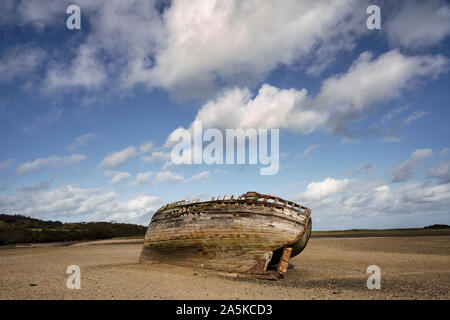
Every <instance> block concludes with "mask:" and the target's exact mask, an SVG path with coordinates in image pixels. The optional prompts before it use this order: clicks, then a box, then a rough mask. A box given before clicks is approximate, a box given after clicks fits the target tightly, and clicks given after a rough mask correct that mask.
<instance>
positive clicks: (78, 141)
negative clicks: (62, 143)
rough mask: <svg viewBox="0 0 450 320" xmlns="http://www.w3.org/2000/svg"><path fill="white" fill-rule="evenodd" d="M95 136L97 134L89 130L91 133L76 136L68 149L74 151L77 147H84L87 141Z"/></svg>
mask: <svg viewBox="0 0 450 320" xmlns="http://www.w3.org/2000/svg"><path fill="white" fill-rule="evenodd" d="M93 137H95V134H94V133H92V132H89V133H86V134H83V135H81V136H79V137H76V138H75V139H74V140H73V142H72V144H71V145H70V146H68V147H67V149H68V150H70V151H73V150H75V149H77V148H80V147H84V146H85V145H86V144H87V142H88V141H89V140H91V139H92V138H93Z"/></svg>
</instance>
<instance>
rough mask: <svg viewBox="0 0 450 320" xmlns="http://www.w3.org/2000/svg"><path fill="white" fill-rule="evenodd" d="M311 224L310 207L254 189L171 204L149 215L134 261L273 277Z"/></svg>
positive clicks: (281, 273) (305, 239) (302, 243)
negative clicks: (140, 246)
mask: <svg viewBox="0 0 450 320" xmlns="http://www.w3.org/2000/svg"><path fill="white" fill-rule="evenodd" d="M311 223H312V222H311V210H310V209H308V208H306V207H304V206H302V205H299V204H297V203H294V202H292V201H287V200H284V199H281V198H278V197H273V196H269V195H264V194H259V193H257V192H247V193H245V194H243V195H241V196H239V197H237V198H234V197H233V196H231V197H229V198H228V199H226V196H224V197H222V198H220V197H218V198H217V199H214V197H213V198H212V199H211V201H204V202H200V201H199V200H195V201H190V202H187V201H178V202H173V203H170V204H167V205H165V206H163V207H162V208H160V209H159V210H158V211H157V212H156V213H155V214H154V215H153V218H152V220H151V222H150V224H149V226H148V229H147V232H146V234H145V238H144V246H143V249H142V252H141V256H140V261H141V262H146V263H152V262H153V263H164V264H173V265H178V266H187V267H193V268H206V269H211V270H215V271H218V272H221V273H224V274H230V275H236V276H244V277H255V278H262V279H274V280H275V279H279V278H282V277H283V276H284V275H285V274H286V272H287V270H288V265H289V260H290V258H292V257H294V256H296V255H298V254H299V253H300V252H301V251H302V250H303V249H304V248H305V246H306V244H307V243H308V240H309V238H310V235H311Z"/></svg>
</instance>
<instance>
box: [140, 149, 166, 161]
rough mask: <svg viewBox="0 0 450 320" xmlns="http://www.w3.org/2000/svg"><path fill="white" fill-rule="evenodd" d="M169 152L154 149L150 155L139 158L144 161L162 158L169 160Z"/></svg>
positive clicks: (161, 159)
mask: <svg viewBox="0 0 450 320" xmlns="http://www.w3.org/2000/svg"><path fill="white" fill-rule="evenodd" d="M170 158H171V156H170V152H165V151H154V152H152V154H151V155H150V156H143V157H141V160H142V161H144V162H158V161H164V160H170Z"/></svg>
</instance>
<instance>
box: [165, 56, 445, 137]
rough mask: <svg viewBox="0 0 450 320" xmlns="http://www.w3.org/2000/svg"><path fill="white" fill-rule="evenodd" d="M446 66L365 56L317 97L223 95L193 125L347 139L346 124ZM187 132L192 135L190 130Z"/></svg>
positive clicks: (285, 92)
mask: <svg viewBox="0 0 450 320" xmlns="http://www.w3.org/2000/svg"><path fill="white" fill-rule="evenodd" d="M448 64H449V63H448V59H447V58H445V57H443V56H440V55H437V56H429V55H417V56H405V55H403V54H401V53H400V52H399V51H398V50H392V51H389V52H387V53H385V54H382V55H380V56H379V57H377V58H374V57H373V55H372V54H371V53H370V52H364V53H362V54H361V55H360V57H359V58H358V59H357V60H356V61H355V62H354V63H353V64H352V66H351V67H350V68H349V69H348V70H347V72H346V73H343V74H340V75H336V76H331V77H329V78H327V79H326V80H325V81H324V82H323V84H322V87H321V88H320V91H319V93H318V94H317V95H316V96H315V97H309V96H307V91H306V89H301V90H296V89H280V88H277V87H274V86H271V85H269V84H263V85H262V86H261V88H260V89H259V91H258V92H257V94H256V95H254V96H253V95H252V93H251V92H250V91H249V90H248V89H246V88H234V89H226V90H224V91H223V92H221V93H220V94H219V95H218V97H217V98H216V99H213V100H210V101H208V102H207V103H206V104H204V105H203V106H202V107H201V109H200V110H199V111H198V113H197V115H196V118H195V120H198V121H201V122H202V124H203V127H204V128H218V129H226V128H241V129H248V128H279V129H287V130H290V131H294V132H300V133H303V134H309V133H312V132H314V131H318V130H321V131H325V132H332V133H341V134H346V133H347V129H346V124H347V123H349V122H352V121H356V120H359V119H361V118H362V117H364V116H365V115H366V114H367V111H368V110H369V109H371V108H374V106H375V105H376V104H379V103H383V102H386V101H389V100H392V99H394V98H397V97H400V96H401V95H402V93H403V92H404V91H405V90H406V89H408V88H411V87H412V85H413V83H415V82H416V81H417V80H419V79H421V78H422V77H425V76H429V77H436V76H438V75H439V74H440V73H442V72H445V71H446V70H447V68H448ZM179 130H185V129H183V128H178V129H176V130H174V131H173V132H172V134H174V133H176V132H178V131H179ZM187 130H190V131H192V124H191V126H190V128H188V129H187ZM170 137H171V136H169V138H168V140H167V142H166V145H169V144H170V141H171V139H170ZM347 139H349V138H347Z"/></svg>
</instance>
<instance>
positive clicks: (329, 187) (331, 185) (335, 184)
mask: <svg viewBox="0 0 450 320" xmlns="http://www.w3.org/2000/svg"><path fill="white" fill-rule="evenodd" d="M350 182H351V180H349V179H343V180H336V179H333V178H326V179H325V180H323V181H320V182H311V183H310V184H309V185H308V187H307V188H306V191H305V192H304V193H303V194H302V196H303V197H305V198H307V199H315V200H319V199H321V198H324V197H329V196H331V195H333V194H337V193H340V192H342V191H343V190H344V189H345V188H346V187H347V186H348V185H349V184H350Z"/></svg>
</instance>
